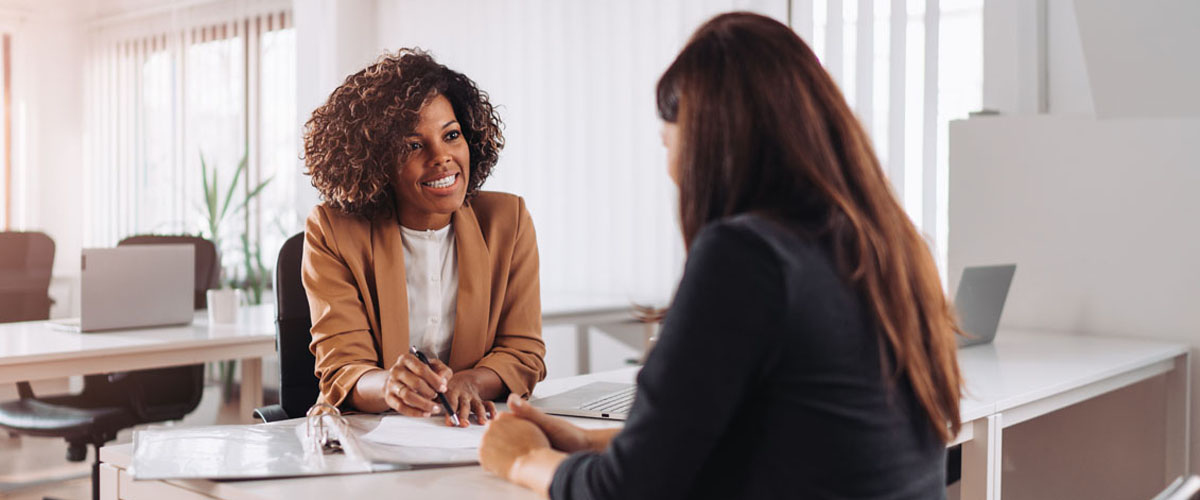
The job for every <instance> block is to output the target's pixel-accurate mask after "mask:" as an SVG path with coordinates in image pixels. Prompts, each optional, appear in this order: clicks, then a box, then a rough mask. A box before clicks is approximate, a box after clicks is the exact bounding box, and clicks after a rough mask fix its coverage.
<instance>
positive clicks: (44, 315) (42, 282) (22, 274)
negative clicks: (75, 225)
mask: <svg viewBox="0 0 1200 500" xmlns="http://www.w3.org/2000/svg"><path fill="white" fill-rule="evenodd" d="M53 267H54V240H52V239H50V237H49V236H47V235H46V234H45V233H39V232H0V323H7V322H11V321H33V320H39V319H48V318H49V317H50V304H51V303H52V301H51V300H50V294H49V292H50V274H51V271H52V270H53Z"/></svg>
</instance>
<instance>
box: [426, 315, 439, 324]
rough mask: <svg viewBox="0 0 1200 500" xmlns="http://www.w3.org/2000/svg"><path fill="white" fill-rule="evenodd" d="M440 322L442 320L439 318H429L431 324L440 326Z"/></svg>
mask: <svg viewBox="0 0 1200 500" xmlns="http://www.w3.org/2000/svg"><path fill="white" fill-rule="evenodd" d="M440 321H441V320H440V319H438V317H437V316H434V317H432V318H429V322H430V323H433V324H435V325H436V324H438V322H440Z"/></svg>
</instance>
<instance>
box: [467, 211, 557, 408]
mask: <svg viewBox="0 0 1200 500" xmlns="http://www.w3.org/2000/svg"><path fill="white" fill-rule="evenodd" d="M518 207H519V209H518V210H519V215H518V219H517V236H516V241H515V243H514V245H513V252H512V262H511V264H510V265H509V268H508V284H507V286H506V287H505V292H504V300H503V306H502V307H503V309H502V310H501V311H500V318H499V323H498V325H497V326H496V338H495V340H494V341H493V343H492V348H491V351H489V352H488V354H486V355H485V356H484V357H483V358H482V359H480V360H479V362H478V363H476V364H475V367H477V368H480V367H482V368H487V369H490V370H492V371H494V372H496V374H497V375H499V376H500V380H502V381H503V382H504V385H505V386H506V387H508V390H509V392H512V393H514V394H517V395H519V396H521V397H529V395H530V394H531V393H532V392H533V386H534V384H536V383H537V382H538V381H540V380H542V379H544V378H546V364H545V362H544V361H543V358H544V357H545V356H546V344H544V343H543V342H542V299H541V291H540V280H539V277H538V251H537V237H536V236H535V235H534V231H533V219H532V218H531V217H530V216H529V211H528V210H526V209H525V200H524V199H520V198H518Z"/></svg>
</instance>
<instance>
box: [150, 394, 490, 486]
mask: <svg viewBox="0 0 1200 500" xmlns="http://www.w3.org/2000/svg"><path fill="white" fill-rule="evenodd" d="M380 418H381V416H380V415H372V414H357V415H342V414H341V412H339V411H338V410H337V408H334V407H332V406H329V405H324V404H318V405H314V406H313V407H312V408H311V409H309V411H308V416H307V417H305V418H296V419H291V420H283V421H279V422H271V423H263V424H252V425H216V426H205V427H186V428H171V427H163V428H152V429H146V430H139V431H135V432H134V435H133V460H132V464H131V466H130V473H131V475H132V476H133V478H134V480H139V481H140V480H161V479H215V480H233V479H265V478H284V477H300V476H320V475H338V474H364V473H370V472H384V471H397V470H408V469H415V468H428V467H444V466H453V465H471V464H475V463H478V455H477V451H475V450H473V449H457V450H454V449H440V448H416V447H408V446H395V445H385V444H380V443H373V442H369V441H365V440H361V439H359V436H361V435H362V434H364V433H365V432H368V431H370V430H371V429H373V428H374V427H375V425H378V422H379V419H380Z"/></svg>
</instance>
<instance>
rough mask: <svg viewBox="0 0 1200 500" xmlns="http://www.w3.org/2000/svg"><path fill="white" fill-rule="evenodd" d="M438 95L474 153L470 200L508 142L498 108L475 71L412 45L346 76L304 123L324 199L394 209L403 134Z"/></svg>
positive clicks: (361, 210)
mask: <svg viewBox="0 0 1200 500" xmlns="http://www.w3.org/2000/svg"><path fill="white" fill-rule="evenodd" d="M439 95H441V96H445V97H446V99H447V100H449V101H450V105H451V106H452V107H453V108H454V114H455V117H456V118H458V122H459V125H460V126H461V127H462V134H463V138H465V139H466V140H467V144H468V147H469V150H470V153H471V165H470V172H469V176H468V177H469V178H468V183H467V200H470V199H471V198H473V197H474V196H475V195H476V194H478V192H479V188H480V186H482V185H483V181H485V180H487V178H488V176H489V175H491V173H492V169H493V168H494V167H495V166H496V161H497V160H498V159H499V158H500V150H501V149H503V148H504V136H503V134H502V133H501V131H500V129H501V127H502V122H501V121H500V116H499V115H498V114H497V113H496V109H495V108H494V107H493V106H492V104H491V103H490V102H488V95H487V93H485V92H483V91H482V90H479V88H478V87H476V86H475V82H473V81H471V79H470V78H467V77H466V76H465V75H463V74H462V73H459V72H457V71H454V70H452V69H449V68H447V67H445V66H443V65H441V64H438V62H437V61H435V60H434V59H433V57H432V56H430V55H429V53H427V52H425V51H423V50H421V49H415V48H414V49H400V50H399V51H397V52H396V53H394V54H393V53H385V54H384V55H383V56H381V57H380V58H379V60H377V61H376V62H375V63H374V64H372V65H370V66H367V67H366V68H365V69H363V70H362V71H359V72H358V73H355V74H353V75H350V76H348V77H346V81H345V82H343V83H342V85H341V86H339V87H338V88H337V89H335V90H334V91H333V93H332V94H331V95H330V96H329V100H328V101H326V102H325V104H323V105H321V107H319V108H317V109H316V110H315V111H313V114H312V117H311V118H309V119H308V122H307V123H305V127H304V128H305V130H304V163H305V174H307V175H310V176H312V185H313V187H316V188H317V190H318V191H320V193H321V199H322V200H324V202H325V204H326V205H328V206H329V207H331V208H334V209H337V210H339V211H341V212H344V213H347V214H351V215H359V216H363V217H366V218H375V217H377V216H390V215H393V214H394V209H395V201H396V200H395V197H396V194H395V192H394V190H393V189H392V184H391V181H392V177H393V176H394V175H395V174H396V166H397V165H401V164H403V163H404V160H405V158H406V157H407V155H408V153H409V150H408V148H405V147H403V145H404V144H403V141H402V139H403V138H404V137H405V136H407V135H409V134H411V133H412V129H413V127H414V126H416V123H417V121H418V116H419V114H420V111H421V108H422V107H424V105H425V104H427V103H428V102H429V101H430V100H432V99H433V98H434V97H436V96H439Z"/></svg>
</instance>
